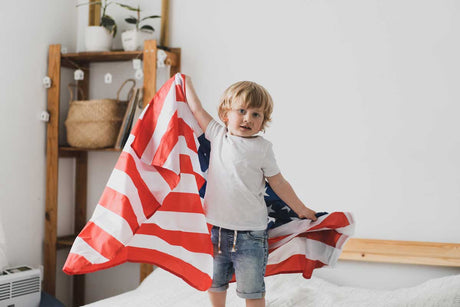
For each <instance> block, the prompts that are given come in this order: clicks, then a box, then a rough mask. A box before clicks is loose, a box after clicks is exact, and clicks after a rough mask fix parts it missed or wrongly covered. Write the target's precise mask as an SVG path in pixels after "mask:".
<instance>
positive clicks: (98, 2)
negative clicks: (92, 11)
mask: <svg viewBox="0 0 460 307" xmlns="http://www.w3.org/2000/svg"><path fill="white" fill-rule="evenodd" d="M94 4H100V5H102V2H101V1H96V2H86V3H80V4H77V5H76V6H77V7H79V6H82V5H94Z"/></svg>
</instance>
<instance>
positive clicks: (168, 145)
mask: <svg viewBox="0 0 460 307" xmlns="http://www.w3.org/2000/svg"><path fill="white" fill-rule="evenodd" d="M209 152H210V146H209V142H208V141H207V140H206V139H205V138H204V134H203V132H202V130H201V129H200V127H199V126H198V124H197V122H196V120H195V118H194V117H193V114H192V113H191V111H190V109H189V107H188V105H187V102H186V98H185V79H184V75H181V74H176V75H175V76H174V77H172V78H171V79H169V80H168V81H167V82H166V83H165V84H164V85H163V86H162V87H161V89H160V90H159V91H158V92H157V94H156V95H155V97H154V98H153V99H152V101H151V102H150V103H149V105H147V107H146V108H145V109H144V111H143V112H142V114H141V115H140V117H139V119H138V121H137V123H136V125H135V126H134V128H133V130H132V132H131V134H130V136H129V138H128V141H127V142H126V144H125V146H124V148H123V151H122V153H121V155H120V157H119V159H118V161H117V163H116V165H115V168H114V170H113V172H112V174H111V176H110V178H109V180H108V183H107V186H106V187H105V189H104V191H103V193H102V196H101V198H100V200H99V202H98V204H97V206H96V208H95V210H94V213H93V215H92V217H91V219H90V220H89V222H88V223H87V224H86V225H85V227H84V228H83V230H82V231H81V232H80V234H79V235H78V236H77V238H76V240H75V242H74V243H73V245H72V248H71V250H70V253H69V255H68V257H67V260H66V263H65V265H64V268H63V271H64V272H65V273H67V274H85V273H90V272H95V271H98V270H102V269H107V268H110V267H113V266H116V265H119V264H121V263H124V262H127V261H129V262H140V263H150V264H154V265H157V266H159V267H162V268H164V269H166V270H167V271H169V272H171V273H173V274H175V275H177V276H179V277H181V278H182V279H183V280H184V281H186V282H187V283H189V284H190V285H191V286H192V287H194V288H196V289H198V290H207V289H208V288H209V287H210V286H211V282H212V260H213V256H212V254H213V248H212V243H211V238H210V228H211V225H209V224H207V223H206V219H205V215H204V211H203V197H204V192H205V187H206V171H207V167H208V162H209ZM266 203H267V206H268V207H267V209H268V212H269V216H270V218H269V219H270V221H269V224H268V227H269V250H270V253H269V259H268V264H267V274H266V275H267V276H268V275H273V274H279V273H292V272H301V273H302V274H303V276H305V277H306V278H310V276H311V274H312V271H313V269H315V268H319V267H322V266H325V265H334V264H335V262H336V261H337V259H338V256H339V255H340V252H341V250H342V246H343V245H344V244H345V242H346V240H347V239H348V237H349V236H350V235H352V233H353V228H354V222H353V218H352V216H351V214H349V213H343V212H334V213H330V214H324V215H321V216H320V217H319V218H318V220H317V221H315V222H312V221H310V220H305V219H299V218H298V217H297V216H296V215H295V213H294V212H293V211H292V210H290V209H289V207H287V206H286V204H285V203H284V202H282V201H281V200H280V199H279V198H278V197H277V196H276V194H275V193H274V192H273V191H272V190H271V189H270V187H269V186H267V194H266Z"/></svg>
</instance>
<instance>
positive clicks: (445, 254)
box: [339, 238, 460, 267]
mask: <svg viewBox="0 0 460 307" xmlns="http://www.w3.org/2000/svg"><path fill="white" fill-rule="evenodd" d="M339 259H342V260H355V261H369V262H389V263H404V264H423V265H434V266H448V267H460V244H459V243H437V242H418V241H395V240H393V241H392V240H376V239H357V238H351V239H350V240H348V242H347V243H346V244H345V246H344V248H343V252H342V254H341V256H340V258H339Z"/></svg>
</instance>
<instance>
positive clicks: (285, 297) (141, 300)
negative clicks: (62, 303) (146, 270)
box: [86, 269, 460, 307]
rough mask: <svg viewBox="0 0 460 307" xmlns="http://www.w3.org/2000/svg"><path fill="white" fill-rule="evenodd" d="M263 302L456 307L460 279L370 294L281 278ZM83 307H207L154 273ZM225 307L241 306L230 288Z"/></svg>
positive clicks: (270, 283)
mask: <svg viewBox="0 0 460 307" xmlns="http://www.w3.org/2000/svg"><path fill="white" fill-rule="evenodd" d="M266 288H267V295H266V301H267V306H269V307H274V306H277V307H288V306H292V307H294V306H295V307H299V306H312V307H313V306H314V307H318V306H334V307H335V306H350V307H351V306H353V307H359V306H372V307H378V306H417V307H418V306H458V307H460V275H454V276H448V277H443V278H436V279H432V280H429V281H427V282H425V283H423V284H420V285H418V286H416V287H411V288H402V289H397V290H370V289H360V288H351V287H341V286H337V285H334V284H332V283H329V282H326V281H324V280H322V279H320V278H315V277H314V278H312V279H309V280H306V279H304V278H303V277H302V276H301V275H300V274H283V275H276V276H271V277H267V278H266ZM86 306H87V307H103V306H107V307H109V306H110V307H117V306H120V307H127V306H158V307H165V306H171V307H175V306H177V307H179V306H180V307H183V306H199V307H208V306H211V305H210V303H209V300H208V296H207V293H206V292H201V291H197V290H195V289H193V288H192V287H190V286H189V285H188V284H186V283H185V282H184V281H182V280H181V279H179V278H178V277H176V276H174V275H172V274H170V273H168V272H166V271H164V270H162V269H156V270H155V271H154V272H153V273H152V274H150V275H149V276H148V277H147V278H146V279H145V280H144V281H143V282H142V284H140V285H139V287H138V288H137V289H135V290H133V291H129V292H126V293H123V294H120V295H117V296H114V297H110V298H107V299H104V300H101V301H97V302H95V303H92V304H89V305H86ZM227 306H229V307H233V306H245V303H244V300H243V299H241V298H239V297H238V296H237V295H236V293H235V285H234V284H232V285H231V287H230V288H229V290H228V294H227Z"/></svg>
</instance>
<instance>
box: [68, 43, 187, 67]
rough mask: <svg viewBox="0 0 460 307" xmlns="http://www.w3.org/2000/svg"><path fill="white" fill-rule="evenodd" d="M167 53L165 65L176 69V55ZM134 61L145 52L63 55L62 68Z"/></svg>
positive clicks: (118, 51) (166, 51)
mask: <svg viewBox="0 0 460 307" xmlns="http://www.w3.org/2000/svg"><path fill="white" fill-rule="evenodd" d="M145 43H147V44H149V43H155V41H146V42H145ZM163 51H164V52H165V53H166V59H165V64H166V65H171V66H173V67H175V66H176V65H177V63H178V61H179V60H178V56H177V54H176V53H174V52H171V51H168V50H163ZM134 59H141V60H143V59H144V50H140V51H122V50H117V51H102V52H76V53H64V54H61V61H62V66H64V67H69V68H76V67H79V66H81V65H84V64H88V63H92V62H123V61H131V60H134Z"/></svg>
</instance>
